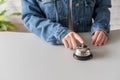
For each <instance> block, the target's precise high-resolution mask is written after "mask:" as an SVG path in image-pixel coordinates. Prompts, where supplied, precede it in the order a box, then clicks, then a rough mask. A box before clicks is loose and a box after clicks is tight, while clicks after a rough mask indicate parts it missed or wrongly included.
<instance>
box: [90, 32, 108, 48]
mask: <svg viewBox="0 0 120 80" xmlns="http://www.w3.org/2000/svg"><path fill="white" fill-rule="evenodd" d="M107 41H108V37H107V36H106V34H105V32H104V31H102V30H98V31H96V32H95V33H94V35H93V36H92V44H93V45H95V46H102V45H104V44H105V43H106V42H107Z"/></svg>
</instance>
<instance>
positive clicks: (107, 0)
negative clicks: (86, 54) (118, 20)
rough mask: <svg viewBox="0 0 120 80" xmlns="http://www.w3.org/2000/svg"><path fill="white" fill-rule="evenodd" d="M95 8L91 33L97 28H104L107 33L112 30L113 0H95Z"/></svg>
mask: <svg viewBox="0 0 120 80" xmlns="http://www.w3.org/2000/svg"><path fill="white" fill-rule="evenodd" d="M95 1H96V2H95V8H94V9H95V10H94V14H93V19H94V23H93V25H92V28H91V34H93V33H94V32H95V31H97V30H103V31H104V32H105V33H106V35H108V34H109V32H110V11H109V8H110V7H111V0H95Z"/></svg>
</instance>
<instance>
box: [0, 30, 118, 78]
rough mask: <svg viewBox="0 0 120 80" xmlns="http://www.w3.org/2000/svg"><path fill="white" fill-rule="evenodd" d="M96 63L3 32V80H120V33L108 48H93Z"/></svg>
mask: <svg viewBox="0 0 120 80" xmlns="http://www.w3.org/2000/svg"><path fill="white" fill-rule="evenodd" d="M80 35H81V36H82V37H83V38H84V39H85V42H86V44H87V45H88V46H89V47H90V49H91V51H92V53H93V59H91V60H88V61H78V60H75V59H74V58H73V53H74V51H73V50H69V49H66V48H65V47H64V46H62V45H60V46H58V45H56V46H55V45H50V44H47V43H46V42H44V41H42V40H41V39H40V38H38V37H37V36H35V35H34V34H32V33H17V32H0V80H120V30H113V31H111V33H110V38H109V41H108V43H107V44H106V45H104V46H101V47H96V46H93V45H91V36H90V34H89V33H81V34H80Z"/></svg>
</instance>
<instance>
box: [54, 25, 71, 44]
mask: <svg viewBox="0 0 120 80" xmlns="http://www.w3.org/2000/svg"><path fill="white" fill-rule="evenodd" d="M69 32H71V30H69V29H68V28H67V27H59V28H58V29H57V30H56V32H55V34H54V36H55V38H56V39H57V44H62V39H63V38H64V36H65V35H66V34H67V33H69Z"/></svg>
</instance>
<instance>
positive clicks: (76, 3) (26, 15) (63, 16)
mask: <svg viewBox="0 0 120 80" xmlns="http://www.w3.org/2000/svg"><path fill="white" fill-rule="evenodd" d="M110 7H111V0H22V20H23V23H24V25H25V26H26V27H27V28H28V30H29V31H31V32H33V33H34V34H36V35H37V36H39V37H40V38H41V39H42V40H45V41H46V42H48V43H51V44H64V46H65V47H66V48H70V49H76V47H77V42H80V43H81V44H84V40H83V39H82V37H81V36H80V35H78V34H77V33H79V32H91V36H92V44H93V45H95V46H101V45H104V44H105V43H106V42H107V41H108V35H109V32H110V11H109V8H110Z"/></svg>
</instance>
